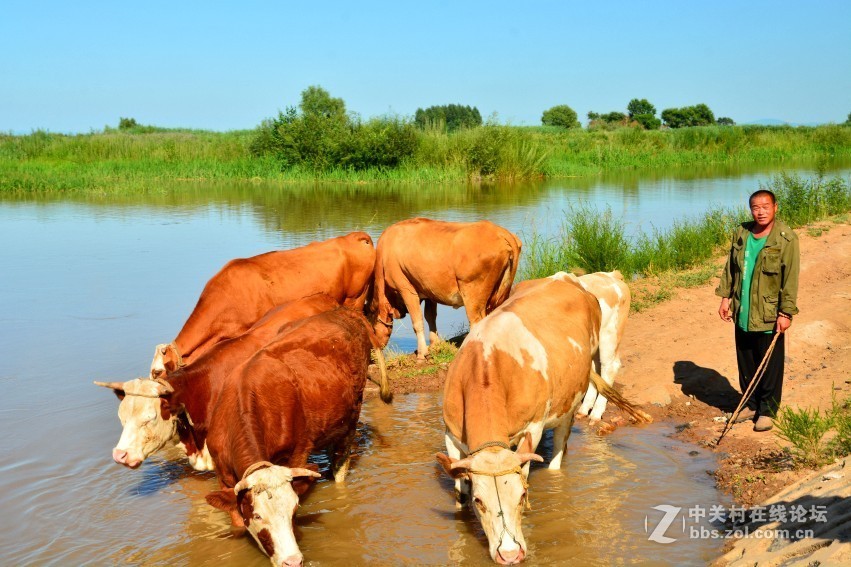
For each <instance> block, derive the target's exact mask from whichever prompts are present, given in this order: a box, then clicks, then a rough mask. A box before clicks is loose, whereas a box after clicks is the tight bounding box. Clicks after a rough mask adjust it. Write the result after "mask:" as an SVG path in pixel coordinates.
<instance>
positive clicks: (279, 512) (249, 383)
mask: <svg viewBox="0 0 851 567" xmlns="http://www.w3.org/2000/svg"><path fill="white" fill-rule="evenodd" d="M288 327H289V329H288V330H287V331H286V332H282V334H281V337H280V338H278V339H276V340H275V341H273V342H272V343H270V344H269V345H267V346H266V347H265V348H263V349H262V350H261V351H259V352H258V353H257V354H255V355H254V356H253V357H252V358H251V359H250V360H248V361H247V362H246V363H244V364H243V365H241V366H240V367H239V368H237V369H236V370H235V371H234V372H233V373H232V374H231V375H230V377H229V378H228V380H227V383H226V384H225V385H224V387H223V389H222V393H221V396H220V397H219V402H218V404H217V405H216V408H215V412H214V414H213V418H212V421H211V423H210V429H209V433H208V435H207V444H208V447H209V450H210V454H211V456H212V457H213V461H214V462H215V465H216V476H217V477H218V479H219V483H220V484H221V486H222V490H220V491H216V492H212V493H210V494H208V495H207V501H208V502H209V503H210V504H211V505H213V506H215V507H217V508H221V509H223V510H225V511H227V512H229V513H230V514H231V520H232V522H233V524H234V525H235V526H245V527H246V528H247V529H248V531H249V532H250V533H251V534H252V536H254V538H255V539H256V540H257V543H258V544H259V545H260V547H261V548H262V549H263V551H264V552H266V554H267V555H269V557H270V558H271V560H272V563H273V564H274V565H276V567H281V566H287V567H292V566H296V565H301V563H302V554H301V552H300V551H299V549H298V545H297V544H296V541H295V538H294V536H293V530H292V517H293V513H294V512H295V504H297V500H294V497H293V495H294V493H295V492H297V490H296V489H295V488H290V487H289V486H288V485H289V484H290V483H291V481H293V478H294V477H295V476H296V474H300V475H301V476H305V475H307V476H309V473H305V472H304V471H303V470H302V469H304V468H305V467H306V466H307V458H308V456H309V455H310V454H311V453H313V452H314V451H317V450H319V449H322V448H328V449H330V450H331V453H332V455H333V459H332V467H333V472H334V479H335V480H336V481H338V482H339V481H342V480H343V479H344V478H345V476H346V472H347V470H348V465H349V450H350V445H351V443H352V441H353V439H354V435H355V428H356V426H357V422H358V416H359V415H360V408H361V404H362V400H363V388H364V384H365V382H366V377H367V368H368V366H369V362H370V351H371V348H372V346H373V343H372V340H373V339H372V337H373V332H372V328H371V326H370V324H369V323H368V322H367V320H366V319H365V318H364V316H363V314H361V313H355V312H353V311H351V310H348V309H344V308H341V309H337V310H335V311H330V312H326V313H321V314H319V315H315V316H313V317H309V318H307V319H303V320H301V321H298V322H296V323H292V324H290V325H288ZM258 463H260V464H259V465H258ZM270 463H273V464H274V465H278V466H269V465H270ZM293 468H294V469H296V470H297V471H301V472H300V473H295V474H294V473H293V472H292V469H293Z"/></svg>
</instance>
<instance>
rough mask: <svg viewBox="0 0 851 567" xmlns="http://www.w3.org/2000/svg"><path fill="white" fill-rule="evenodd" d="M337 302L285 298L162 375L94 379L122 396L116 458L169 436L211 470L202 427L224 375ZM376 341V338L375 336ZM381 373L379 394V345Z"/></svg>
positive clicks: (124, 459) (154, 447)
mask: <svg viewBox="0 0 851 567" xmlns="http://www.w3.org/2000/svg"><path fill="white" fill-rule="evenodd" d="M338 307H339V304H338V303H337V302H336V301H335V300H334V299H333V298H331V297H329V296H327V295H325V294H314V295H312V296H309V297H306V298H303V299H299V300H296V301H290V302H288V303H285V304H283V305H281V306H278V307H276V308H274V309H272V310H271V311H270V312H269V313H267V314H266V315H265V316H264V317H263V318H262V319H260V321H258V322H257V323H256V324H255V325H254V326H253V327H251V328H250V329H249V330H248V331H246V332H245V333H243V334H242V335H240V336H239V337H237V338H234V339H228V340H225V341H222V342H220V343H217V344H216V345H214V346H213V347H212V348H211V349H210V350H208V351H207V352H205V353H204V354H202V355H201V356H199V357H198V358H197V359H195V360H194V361H193V362H192V363H190V364H188V365H186V366H183V367H181V368H179V369H177V370H175V371H173V372H170V373H168V374H167V375H166V376H165V377H164V378H157V379H154V380H151V379H136V380H129V381H127V382H110V383H105V382H96V384H98V385H101V386H106V387H109V388H112V389H113V390H114V391H115V393H116V395H118V397H119V398H120V399H121V403H120V404H119V406H118V417H119V419H120V420H121V423H122V426H123V430H122V433H121V438H120V439H119V440H118V444H117V445H116V446H115V448H114V449H113V451H112V458H113V459H114V460H115V462H117V463H119V464H122V465H125V466H128V467H130V468H135V467H138V466H139V465H140V464H141V463H142V462H143V461H144V460H145V459H146V458H147V457H148V456H150V455H151V454H152V453H154V452H156V451H158V450H159V449H161V448H162V447H164V446H165V445H166V444H167V443H168V442H169V441H174V442H175V443H177V444H178V447H180V448H181V449H183V450H184V451H185V452H186V455H187V457H188V458H189V462H190V464H191V465H192V467H193V468H195V469H196V470H213V462H212V459H211V457H210V455H209V452H208V451H207V447H206V437H207V429H208V426H209V422H210V419H211V417H212V411H213V407H214V406H215V404H216V403H217V402H218V396H219V393H220V392H221V389H222V385H223V384H224V382H225V379H226V377H227V376H228V375H229V374H230V373H231V371H232V370H233V369H234V368H236V367H237V366H238V365H239V364H241V363H243V362H245V361H246V360H248V359H249V358H250V357H252V356H253V355H254V354H256V353H257V352H258V351H259V350H260V349H261V348H262V347H263V346H265V345H266V344H267V343H269V342H270V341H272V340H273V339H275V338H276V337H277V336H278V335H279V334H280V333H281V332H285V331H286V325H287V324H288V323H292V322H294V321H298V320H301V319H304V318H306V317H310V316H313V315H316V314H319V313H323V312H326V311H331V310H334V309H336V308H338ZM375 344H376V345H377V341H375ZM376 354H377V362H378V365H379V370H380V374H381V383H380V384H379V385H380V387H381V391H380V394H381V397H382V399H384V400H386V401H389V399H390V391H389V385H388V383H387V376H386V371H385V369H384V366H383V357H382V356H381V352H380V349H376Z"/></svg>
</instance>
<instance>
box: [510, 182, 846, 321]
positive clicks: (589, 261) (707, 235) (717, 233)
mask: <svg viewBox="0 0 851 567" xmlns="http://www.w3.org/2000/svg"><path fill="white" fill-rule="evenodd" d="M763 188H765V189H770V190H771V191H773V192H774V193H775V195H777V199H778V203H779V204H780V212H779V216H780V217H781V218H782V219H783V220H785V221H786V222H787V223H788V224H789V225H790V226H792V227H793V228H794V227H799V226H803V225H805V224H809V223H813V222H816V221H819V220H822V219H825V218H828V217H831V216H834V215H843V214H847V213H848V212H849V211H851V181H849V180H845V179H840V178H833V179H826V178H824V177H815V178H812V179H803V178H801V177H798V176H792V175H785V174H784V175H779V176H776V177H774V178H773V179H772V180H771V181H770V182H769V183H768V184H766V185H765V186H764V187H763ZM750 218H751V216H750V213H749V211H748V210H747V209H746V208H744V207H742V208H740V209H714V210H711V211H709V212H707V213H706V214H704V215H703V216H702V217H699V218H694V219H684V220H681V221H677V222H676V223H674V225H673V227H672V228H670V229H668V230H664V231H660V230H657V231H654V232H653V233H651V234H646V233H641V234H638V235H637V236H635V237H628V236H627V234H626V227H625V223H624V221H623V220H622V219H618V218H615V217H614V216H613V215H612V213H611V211H609V210H606V211H599V210H596V209H594V208H592V207H589V206H587V205H578V206H574V207H572V208H570V209H568V210H567V211H566V212H565V213H564V218H563V220H562V225H561V230H560V232H559V234H558V235H557V236H556V237H554V238H544V237H542V236H541V235H539V234H537V233H532V234H530V235H524V236H523V241H524V245H523V258H522V261H521V266H520V272H519V274H518V279H534V278H540V277H545V276H548V275H551V274H553V273H555V272H557V271H559V270H576V271H582V272H599V271H606V272H608V271H612V270H620V271H621V272H622V273H623V274H624V275H625V276H627V277H628V278H630V277H632V278H645V279H649V281H645V282H643V284H642V285H640V286H639V287H640V288H641V289H640V291H639V293H638V294H637V295H636V300H637V301H636V302H635V305H634V307H635V309H637V310H641V309H643V308H644V307H646V306H648V305H651V304H654V303H658V302H659V301H662V300H665V299H667V298H668V297H669V295H670V291H669V290H670V289H671V288H673V287H693V286H697V285H701V284H703V283H705V282H707V281H709V279H711V278H712V277H713V276H714V275H715V274H716V271H717V269H716V267H715V265H714V262H713V260H714V258H716V257H717V256H718V254H722V253H724V251H725V250H726V248H727V247H728V246H729V239H730V235H731V234H732V231H733V229H734V228H735V226H736V225H738V224H739V223H741V222H743V221H746V220H750Z"/></svg>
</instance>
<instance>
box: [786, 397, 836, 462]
mask: <svg viewBox="0 0 851 567" xmlns="http://www.w3.org/2000/svg"><path fill="white" fill-rule="evenodd" d="M832 424H833V418H832V416H831V414H830V413H828V414H826V415H821V412H819V410H818V409H807V408H802V409H797V410H796V409H792V408H790V407H783V408H781V409H780V412H778V414H777V417H776V418H775V419H774V426H775V427H776V429H777V436H778V437H780V438H781V439H785V440H786V441H789V443H791V444H792V455H793V456H794V457H795V460H797V461H798V462H800V463H801V464H804V465H806V466H810V467H819V466H821V465H823V464H824V463H825V462H827V461H829V460H830V458H831V453H830V450H829V447H828V444H827V443H826V442H825V439H824V437H825V434H826V433H827V432H828V430H829V429H830V427H831V425H832Z"/></svg>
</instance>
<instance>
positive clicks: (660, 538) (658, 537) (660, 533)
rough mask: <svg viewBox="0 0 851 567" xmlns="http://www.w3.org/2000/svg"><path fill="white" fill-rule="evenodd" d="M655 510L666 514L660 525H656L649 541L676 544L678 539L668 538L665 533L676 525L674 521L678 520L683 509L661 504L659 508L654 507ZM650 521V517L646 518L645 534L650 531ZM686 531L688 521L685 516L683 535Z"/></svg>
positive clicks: (648, 537)
mask: <svg viewBox="0 0 851 567" xmlns="http://www.w3.org/2000/svg"><path fill="white" fill-rule="evenodd" d="M653 510H659V511H660V512H662V513H663V514H664V516H662V519H661V520H659V523H658V524H656V527H655V528H653V531H652V532H650V535H649V536H647V539H649V540H650V541H655V542H656V543H674V542H675V541H677V538H674V537H668V536H666V535H665V532H666V531H667V530H668V528H669V527H671V524H673V523H674V520H676V519H677V516H678V515H679V514H680V512H681V511H682V508H680V507H679V506H669V505H668V504H660V505H659V506H653ZM649 523H650V519H649V517H648V516H644V532H645V533H647V532H649V531H650V527H649ZM685 531H686V519H685V516H683V533H685Z"/></svg>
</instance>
